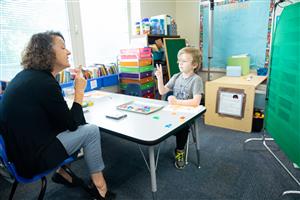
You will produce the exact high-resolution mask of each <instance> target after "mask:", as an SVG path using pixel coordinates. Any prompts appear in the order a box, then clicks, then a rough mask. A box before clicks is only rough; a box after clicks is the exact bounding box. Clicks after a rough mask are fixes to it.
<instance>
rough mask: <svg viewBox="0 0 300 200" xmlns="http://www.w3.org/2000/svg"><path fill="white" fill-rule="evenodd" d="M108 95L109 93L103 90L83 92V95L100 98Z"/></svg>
mask: <svg viewBox="0 0 300 200" xmlns="http://www.w3.org/2000/svg"><path fill="white" fill-rule="evenodd" d="M108 95H109V94H107V93H105V92H101V91H99V90H94V91H91V92H87V93H84V97H91V98H101V97H104V96H108Z"/></svg>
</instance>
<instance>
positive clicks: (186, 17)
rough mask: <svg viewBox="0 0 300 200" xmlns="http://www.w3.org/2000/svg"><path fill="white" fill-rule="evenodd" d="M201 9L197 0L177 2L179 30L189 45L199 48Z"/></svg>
mask: <svg viewBox="0 0 300 200" xmlns="http://www.w3.org/2000/svg"><path fill="white" fill-rule="evenodd" d="M199 16H200V9H199V2H198V1H196V0H192V1H191V0H187V1H184V0H177V1H176V16H174V17H175V20H176V22H177V30H178V33H179V35H180V36H181V37H182V38H186V39H187V40H188V42H189V45H191V46H194V47H199V36H200V30H199V29H200V18H199Z"/></svg>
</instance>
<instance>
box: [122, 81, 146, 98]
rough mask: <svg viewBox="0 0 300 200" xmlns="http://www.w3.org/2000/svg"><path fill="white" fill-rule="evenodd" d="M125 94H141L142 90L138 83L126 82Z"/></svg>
mask: <svg viewBox="0 0 300 200" xmlns="http://www.w3.org/2000/svg"><path fill="white" fill-rule="evenodd" d="M125 94H127V95H131V96H138V97H140V96H142V90H141V87H140V85H139V84H137V83H128V84H127V87H126V90H125Z"/></svg>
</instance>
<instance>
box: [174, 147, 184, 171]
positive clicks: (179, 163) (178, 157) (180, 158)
mask: <svg viewBox="0 0 300 200" xmlns="http://www.w3.org/2000/svg"><path fill="white" fill-rule="evenodd" d="M184 166H185V162H184V150H178V149H175V167H176V168H177V169H183V168H184Z"/></svg>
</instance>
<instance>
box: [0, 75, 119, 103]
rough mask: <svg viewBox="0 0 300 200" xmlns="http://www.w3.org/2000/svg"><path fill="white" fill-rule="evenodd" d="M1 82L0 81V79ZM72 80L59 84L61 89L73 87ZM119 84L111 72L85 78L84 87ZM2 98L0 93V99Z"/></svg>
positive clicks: (91, 88)
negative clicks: (97, 76) (105, 74)
mask: <svg viewBox="0 0 300 200" xmlns="http://www.w3.org/2000/svg"><path fill="white" fill-rule="evenodd" d="M0 82H1V81H0ZM73 84H74V82H73V81H71V82H68V83H62V84H60V86H61V88H62V89H65V88H68V87H73ZM118 84H119V77H118V74H111V75H107V76H101V77H99V78H93V79H88V80H87V85H86V88H85V92H89V91H91V90H95V89H100V88H101V87H108V86H113V85H118ZM1 85H2V84H1ZM1 99H2V94H0V100H1Z"/></svg>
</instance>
